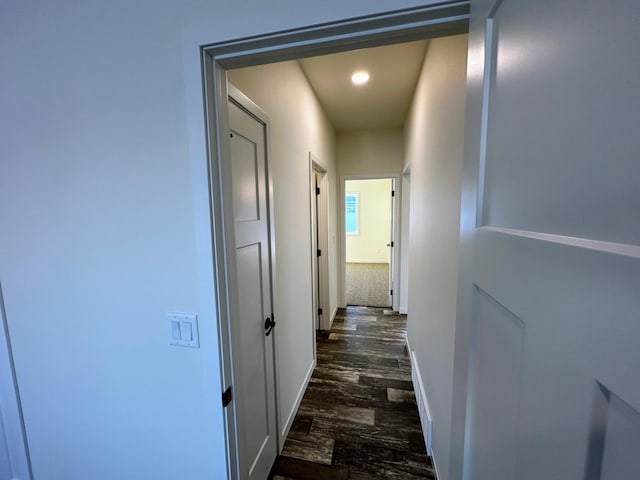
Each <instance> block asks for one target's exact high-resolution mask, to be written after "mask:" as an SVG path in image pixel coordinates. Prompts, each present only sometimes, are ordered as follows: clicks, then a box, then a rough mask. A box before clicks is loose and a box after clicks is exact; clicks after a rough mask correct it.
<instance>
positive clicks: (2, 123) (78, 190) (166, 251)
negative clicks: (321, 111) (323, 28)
mask: <svg viewBox="0 0 640 480" xmlns="http://www.w3.org/2000/svg"><path fill="white" fill-rule="evenodd" d="M424 3H430V2H425V1H424V0H399V1H391V0H385V1H382V2H377V3H376V4H372V3H371V2H369V1H366V0H353V1H350V2H343V1H339V0H327V1H325V2H322V3H320V2H316V3H313V2H311V3H308V4H305V7H304V8H300V6H299V3H298V2H294V1H293V0H284V1H278V2H275V1H273V0H269V1H264V0H263V1H256V0H247V1H244V2H200V1H196V0H186V1H183V2H173V1H167V0H160V1H153V2H152V1H150V0H141V1H137V2H129V1H123V0H114V1H111V2H98V1H96V0H89V1H87V2H83V3H81V4H80V3H77V2H70V1H61V2H57V3H56V5H55V7H53V6H52V5H50V4H46V3H40V2H2V4H1V5H0V58H2V62H3V68H2V76H1V80H0V82H1V87H2V88H0V105H2V108H1V109H0V131H2V132H3V133H2V142H1V143H0V231H1V232H2V236H1V238H0V280H1V281H2V285H3V288H4V293H5V303H6V313H7V322H8V326H9V331H10V333H11V338H12V341H13V347H14V350H13V353H14V358H15V365H16V372H17V378H18V384H19V387H20V391H21V394H22V403H23V407H24V419H25V425H26V430H27V436H28V439H29V445H30V450H31V458H32V462H33V470H34V474H35V477H36V478H38V480H57V479H61V480H62V479H64V480H70V479H85V478H91V479H93V480H101V479H112V478H154V479H157V480H162V479H175V478H225V476H226V470H225V453H224V452H225V449H224V434H223V417H222V408H221V406H220V393H221V386H220V372H219V367H220V365H219V353H218V326H217V317H216V308H215V307H216V306H215V304H214V300H213V295H212V292H213V291H214V288H213V275H212V268H211V239H210V231H209V220H210V216H209V206H208V196H207V182H206V162H205V159H206V154H205V148H204V145H205V143H204V126H203V118H204V116H203V110H202V85H201V80H200V63H199V62H200V60H199V52H198V48H197V47H198V45H200V44H204V43H210V42H216V41H220V40H226V39H232V38H239V37H245V36H249V35H254V34H256V33H263V32H270V31H275V30H282V29H288V28H293V27H298V26H303V25H309V24H314V23H321V22H326V21H331V20H335V19H339V18H344V17H354V16H361V15H366V14H370V13H374V12H379V11H384V10H392V9H401V8H405V7H411V6H418V5H420V4H424ZM433 3H435V0H434V1H433ZM304 205H305V206H306V205H307V202H304ZM300 208H302V207H300ZM305 233H306V232H305ZM169 310H178V311H187V312H196V313H198V315H199V319H200V334H201V348H200V349H187V348H176V347H170V346H169V345H168V339H167V332H166V325H165V322H166V320H165V314H166V312H167V311H169Z"/></svg>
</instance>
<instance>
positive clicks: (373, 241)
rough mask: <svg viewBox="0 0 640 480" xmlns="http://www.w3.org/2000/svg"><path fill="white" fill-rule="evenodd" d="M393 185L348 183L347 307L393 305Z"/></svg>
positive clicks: (380, 181)
mask: <svg viewBox="0 0 640 480" xmlns="http://www.w3.org/2000/svg"><path fill="white" fill-rule="evenodd" d="M393 182H394V179H393V178H369V179H363V180H346V181H345V197H344V206H345V208H344V219H345V222H344V227H345V299H346V303H347V305H352V306H362V307H391V305H392V295H393V268H392V266H393V255H392V253H393V198H394V197H393V190H394V189H393Z"/></svg>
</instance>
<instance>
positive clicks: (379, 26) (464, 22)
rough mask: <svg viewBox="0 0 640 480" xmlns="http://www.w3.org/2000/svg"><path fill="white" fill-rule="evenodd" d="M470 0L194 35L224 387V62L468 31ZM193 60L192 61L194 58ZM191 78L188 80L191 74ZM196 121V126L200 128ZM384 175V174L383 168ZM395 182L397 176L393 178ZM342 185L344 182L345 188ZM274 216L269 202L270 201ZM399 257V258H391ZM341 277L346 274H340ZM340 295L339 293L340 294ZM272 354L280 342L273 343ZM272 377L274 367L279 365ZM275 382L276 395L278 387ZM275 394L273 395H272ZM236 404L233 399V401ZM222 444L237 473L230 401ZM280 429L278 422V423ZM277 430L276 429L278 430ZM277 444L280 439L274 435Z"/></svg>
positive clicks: (227, 342) (228, 224) (228, 278)
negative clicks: (216, 36)
mask: <svg viewBox="0 0 640 480" xmlns="http://www.w3.org/2000/svg"><path fill="white" fill-rule="evenodd" d="M469 19H470V1H468V0H466V1H445V2H442V3H437V4H432V5H427V6H424V7H415V8H407V9H402V10H395V11H389V12H383V13H377V14H372V15H366V16H362V17H358V18H350V19H349V18H347V19H342V20H338V21H335V22H328V23H323V24H319V25H311V26H306V27H302V28H296V29H291V30H285V31H277V32H272V33H268V34H264V35H256V36H251V37H244V38H239V39H230V40H227V41H223V42H217V43H212V44H206V43H200V42H197V43H195V44H193V45H191V46H190V47H189V48H192V47H193V46H195V45H197V48H198V52H199V54H198V58H199V62H198V65H197V68H198V74H197V75H195V71H194V70H191V69H190V67H189V66H187V69H188V70H187V71H186V77H187V89H188V90H189V91H190V92H191V90H190V87H193V88H194V90H195V89H196V88H197V87H196V78H197V79H198V80H199V82H200V83H199V87H200V88H201V89H202V90H201V91H202V95H203V97H202V98H201V99H200V102H201V103H200V105H199V106H197V105H196V103H197V100H196V98H195V96H193V95H191V93H194V92H191V93H190V94H189V95H188V98H189V100H188V102H193V103H190V104H189V105H188V108H190V109H192V111H197V110H198V109H200V108H203V110H204V129H203V130H202V124H200V125H199V126H198V125H192V126H190V132H189V133H190V135H192V140H191V142H192V143H193V144H194V145H198V146H201V145H202V146H205V148H206V159H205V161H206V172H207V202H208V205H207V208H206V213H207V216H208V221H209V226H208V229H209V231H208V235H209V236H210V237H209V238H210V240H211V245H210V250H209V251H208V252H206V251H203V252H202V253H201V256H202V258H203V260H206V261H212V264H210V268H211V270H212V272H213V290H214V291H213V292H210V293H213V295H214V298H215V314H216V318H217V319H218V321H217V333H218V349H219V359H220V380H221V385H219V388H220V389H221V390H220V391H221V392H224V391H225V390H226V389H227V388H228V387H230V386H231V385H232V378H233V376H232V373H233V364H232V355H231V345H232V342H231V340H232V339H231V328H230V325H231V323H230V322H231V319H232V318H235V314H236V313H237V308H236V307H234V306H233V302H232V301H231V298H232V296H231V294H230V292H231V290H232V289H233V285H234V280H235V278H234V271H235V266H236V264H235V255H234V252H233V245H234V244H235V242H234V232H233V218H232V215H233V211H232V209H231V208H230V207H229V206H230V205H232V200H233V196H232V192H231V186H230V183H229V182H225V181H224V180H225V179H227V178H230V174H231V171H230V155H231V151H230V143H229V138H228V135H225V133H226V132H228V131H229V119H228V112H227V106H226V105H227V101H228V96H229V90H230V88H229V86H228V80H227V70H229V69H233V68H241V67H249V66H255V65H260V64H265V63H275V62H282V61H286V60H295V59H299V58H303V57H310V56H316V55H323V54H329V53H338V52H344V51H349V50H355V49H359V48H370V47H377V46H383V45H390V44H394V43H401V42H410V41H414V40H424V39H427V38H435V37H442V36H448V35H457V34H462V33H467V32H468V30H469ZM193 67H195V65H193ZM192 80H193V81H192ZM198 128H200V130H198ZM194 162H195V164H194V167H193V168H194V175H197V176H198V178H197V179H196V180H197V182H198V183H199V182H200V177H199V174H200V172H201V171H202V170H201V167H200V164H198V159H197V158H195V159H194ZM387 176H388V175H387ZM268 179H269V187H268V194H269V197H270V198H273V181H272V177H271V172H269V173H268ZM396 185H398V183H396ZM343 189H344V187H342V188H341V191H342V193H343ZM196 196H197V198H195V199H194V201H195V202H196V210H197V211H196V214H197V215H199V214H202V213H203V211H202V210H200V208H201V206H202V205H201V204H200V202H201V201H202V200H204V199H203V198H201V196H199V195H196ZM270 214H271V215H272V218H273V204H272V203H271V204H270ZM270 235H271V254H272V261H273V260H274V259H275V238H274V232H273V229H271V234H270ZM396 264H397V262H396ZM275 280H276V279H275V278H273V283H272V292H273V296H274V298H275V297H276V295H275V292H276V284H275ZM342 285H344V279H342ZM343 297H344V294H343ZM276 355H277V349H276ZM276 381H277V369H276ZM277 390H278V389H277V384H276V397H277V396H278V393H277ZM276 401H277V398H276ZM231 403H232V404H233V402H231ZM223 417H224V430H225V447H226V456H227V477H228V478H231V479H236V478H239V470H238V467H239V466H238V455H237V450H236V446H235V445H236V424H235V422H234V420H233V417H234V414H233V408H231V409H229V408H224V409H223ZM278 430H279V428H278ZM278 435H280V432H278ZM278 440H279V441H278V443H279V448H280V449H281V448H282V443H283V442H282V439H281V438H280V437H278Z"/></svg>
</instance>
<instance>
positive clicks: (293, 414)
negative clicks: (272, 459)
mask: <svg viewBox="0 0 640 480" xmlns="http://www.w3.org/2000/svg"><path fill="white" fill-rule="evenodd" d="M315 368H316V361H315V360H314V361H313V362H311V366H310V367H309V370H308V371H307V374H306V375H305V379H304V382H302V386H301V387H300V390H298V395H296V401H295V403H294V404H293V408H292V409H291V412H289V416H288V417H287V421H286V423H285V424H284V428H283V429H282V432H281V437H280V452H282V447H284V440H285V439H286V438H287V435H289V430H291V425H293V420H294V419H295V418H296V413H298V408H300V403H301V402H302V397H304V392H305V391H306V390H307V386H308V385H309V381H310V380H311V376H312V375H313V370H314V369H315Z"/></svg>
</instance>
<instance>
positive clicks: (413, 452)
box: [272, 307, 435, 480]
mask: <svg viewBox="0 0 640 480" xmlns="http://www.w3.org/2000/svg"><path fill="white" fill-rule="evenodd" d="M405 335H406V317H405V316H401V315H397V314H395V313H393V312H391V310H386V309H377V308H365V307H348V308H347V309H340V310H339V311H338V314H337V316H336V319H335V321H334V323H333V327H332V329H331V331H330V332H321V333H319V337H318V344H317V358H318V364H317V366H316V369H315V371H314V373H313V376H312V378H311V381H310V382H309V386H308V388H307V391H306V393H305V395H304V398H303V400H302V403H301V405H300V409H299V410H298V413H297V415H296V418H295V420H294V422H293V426H292V428H291V431H290V433H289V436H288V437H287V440H286V443H285V446H284V449H283V451H282V455H280V457H279V458H278V459H277V461H276V464H275V466H274V469H273V476H272V478H273V479H274V480H287V479H290V480H322V479H331V480H341V479H355V480H364V479H383V478H385V479H395V478H397V479H406V480H410V479H418V478H435V477H434V475H433V471H432V467H431V463H430V460H429V458H428V457H427V455H426V451H425V444H424V440H423V436H422V430H421V427H420V420H419V417H418V410H417V407H416V402H415V398H414V394H413V387H412V383H411V368H410V363H409V357H408V355H407V350H406V344H405Z"/></svg>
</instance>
